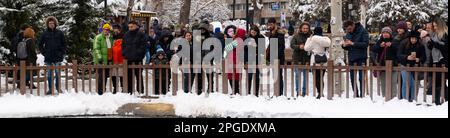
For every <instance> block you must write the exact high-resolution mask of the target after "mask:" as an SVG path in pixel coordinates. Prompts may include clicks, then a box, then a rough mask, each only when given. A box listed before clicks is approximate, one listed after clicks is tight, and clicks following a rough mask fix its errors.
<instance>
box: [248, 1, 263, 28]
mask: <svg viewBox="0 0 450 138" xmlns="http://www.w3.org/2000/svg"><path fill="white" fill-rule="evenodd" d="M252 3H253V14H254V15H253V23H254V24H260V23H261V11H262V10H261V9H260V8H258V5H257V3H262V0H252ZM250 17H252V15H250Z"/></svg>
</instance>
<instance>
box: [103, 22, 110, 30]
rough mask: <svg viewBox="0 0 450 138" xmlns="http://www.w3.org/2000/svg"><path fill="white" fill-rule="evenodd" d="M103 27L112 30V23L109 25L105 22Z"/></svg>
mask: <svg viewBox="0 0 450 138" xmlns="http://www.w3.org/2000/svg"><path fill="white" fill-rule="evenodd" d="M103 29H109V30H111V25H109V24H107V23H106V24H104V25H103Z"/></svg>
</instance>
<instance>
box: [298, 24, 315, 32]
mask: <svg viewBox="0 0 450 138" xmlns="http://www.w3.org/2000/svg"><path fill="white" fill-rule="evenodd" d="M305 25H306V26H308V28H309V30H308V33H307V34H308V35H311V34H312V31H311V25H310V24H309V23H307V22H304V23H302V24H300V27H299V32H301V30H302V28H303V26H305Z"/></svg>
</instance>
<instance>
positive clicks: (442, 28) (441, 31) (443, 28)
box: [433, 18, 448, 39]
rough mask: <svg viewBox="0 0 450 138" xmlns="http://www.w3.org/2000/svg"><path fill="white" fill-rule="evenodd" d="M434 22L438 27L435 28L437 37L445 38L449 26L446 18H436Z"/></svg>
mask: <svg viewBox="0 0 450 138" xmlns="http://www.w3.org/2000/svg"><path fill="white" fill-rule="evenodd" d="M434 23H436V26H435V27H437V29H433V30H434V33H436V35H437V37H438V38H439V39H442V38H444V36H445V35H446V34H448V26H447V24H446V23H445V22H444V20H442V19H440V18H436V19H435V20H434Z"/></svg>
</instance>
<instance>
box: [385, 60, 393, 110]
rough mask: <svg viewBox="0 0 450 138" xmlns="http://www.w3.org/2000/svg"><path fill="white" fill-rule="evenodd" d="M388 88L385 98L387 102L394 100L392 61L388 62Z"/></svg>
mask: <svg viewBox="0 0 450 138" xmlns="http://www.w3.org/2000/svg"><path fill="white" fill-rule="evenodd" d="M385 83H386V88H385V94H384V98H385V100H386V102H387V101H389V100H391V99H392V97H391V96H392V60H387V61H386V82H385Z"/></svg>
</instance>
